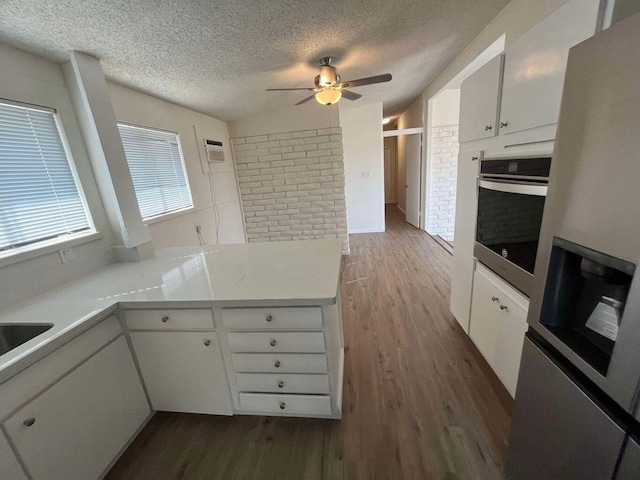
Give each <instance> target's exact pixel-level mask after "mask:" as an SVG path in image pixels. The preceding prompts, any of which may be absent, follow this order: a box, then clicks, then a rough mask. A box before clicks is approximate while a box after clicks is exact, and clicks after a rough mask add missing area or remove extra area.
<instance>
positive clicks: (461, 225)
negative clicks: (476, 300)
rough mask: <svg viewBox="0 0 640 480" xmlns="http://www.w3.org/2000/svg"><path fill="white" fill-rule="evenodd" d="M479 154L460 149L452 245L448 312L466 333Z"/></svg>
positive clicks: (469, 300) (471, 272) (471, 274)
mask: <svg viewBox="0 0 640 480" xmlns="http://www.w3.org/2000/svg"><path fill="white" fill-rule="evenodd" d="M480 157H481V154H480V152H462V153H460V155H458V182H457V187H456V188H457V191H456V221H455V247H454V249H453V265H452V269H451V312H452V313H453V316H454V317H456V320H458V322H459V323H460V325H461V326H462V328H463V329H464V331H465V332H467V333H469V310H470V307H471V284H472V282H473V263H474V259H473V244H474V242H475V232H476V208H477V203H478V199H477V193H476V192H477V188H476V181H477V179H478V172H479V168H480Z"/></svg>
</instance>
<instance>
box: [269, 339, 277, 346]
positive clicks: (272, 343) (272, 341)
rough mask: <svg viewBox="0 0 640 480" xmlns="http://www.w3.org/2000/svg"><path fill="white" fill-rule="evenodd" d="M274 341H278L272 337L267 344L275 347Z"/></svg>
mask: <svg viewBox="0 0 640 480" xmlns="http://www.w3.org/2000/svg"><path fill="white" fill-rule="evenodd" d="M276 343H278V342H276V341H275V339H273V340H271V341H270V342H269V345H271V346H272V347H275V346H276Z"/></svg>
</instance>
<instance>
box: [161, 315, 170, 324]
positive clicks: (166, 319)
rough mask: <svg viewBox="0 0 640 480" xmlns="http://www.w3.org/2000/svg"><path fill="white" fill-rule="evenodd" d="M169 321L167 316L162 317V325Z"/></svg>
mask: <svg viewBox="0 0 640 480" xmlns="http://www.w3.org/2000/svg"><path fill="white" fill-rule="evenodd" d="M168 321H169V317H167V316H166V315H165V316H164V317H162V323H167V322H168Z"/></svg>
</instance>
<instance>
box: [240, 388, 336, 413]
mask: <svg viewBox="0 0 640 480" xmlns="http://www.w3.org/2000/svg"><path fill="white" fill-rule="evenodd" d="M240 408H241V409H242V410H247V411H250V412H260V413H262V412H264V413H280V414H283V415H286V414H292V415H331V400H330V399H329V396H328V395H284V394H282V395H278V394H274V393H272V394H269V393H241V394H240Z"/></svg>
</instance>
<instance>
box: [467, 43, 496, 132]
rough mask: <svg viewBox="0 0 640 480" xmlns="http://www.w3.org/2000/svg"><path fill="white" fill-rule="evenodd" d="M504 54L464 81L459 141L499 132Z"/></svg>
mask: <svg viewBox="0 0 640 480" xmlns="http://www.w3.org/2000/svg"><path fill="white" fill-rule="evenodd" d="M503 63H504V55H498V56H497V57H495V58H494V59H493V60H491V61H489V62H488V63H486V64H485V65H484V66H483V67H482V68H480V69H479V70H478V71H477V72H475V73H474V74H473V75H471V76H470V77H469V78H467V79H466V80H465V81H464V82H462V86H461V88H460V135H459V142H460V143H464V142H470V141H472V140H480V139H482V138H489V137H493V136H494V135H497V134H498V105H499V103H500V86H501V82H502V67H503Z"/></svg>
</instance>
